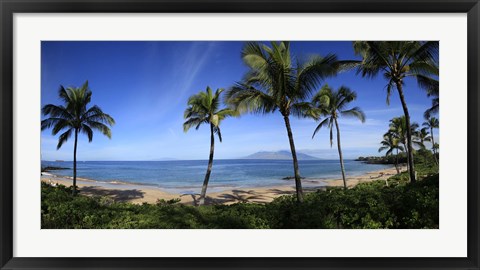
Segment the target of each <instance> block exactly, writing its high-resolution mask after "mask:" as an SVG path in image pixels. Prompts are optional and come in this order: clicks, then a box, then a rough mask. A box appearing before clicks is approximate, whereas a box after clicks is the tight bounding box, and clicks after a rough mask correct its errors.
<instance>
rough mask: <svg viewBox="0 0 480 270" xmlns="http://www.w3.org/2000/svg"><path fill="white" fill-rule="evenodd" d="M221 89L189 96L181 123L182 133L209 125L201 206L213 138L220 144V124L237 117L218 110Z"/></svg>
mask: <svg viewBox="0 0 480 270" xmlns="http://www.w3.org/2000/svg"><path fill="white" fill-rule="evenodd" d="M222 92H223V89H217V91H215V94H213V92H212V89H211V88H210V87H208V86H207V90H205V92H200V93H198V94H196V95H193V96H191V97H190V98H189V99H188V108H187V109H186V110H185V113H184V118H185V119H186V121H185V123H183V131H184V132H187V131H188V130H189V129H190V128H191V127H195V129H198V128H200V126H201V125H202V124H209V125H210V155H209V158H208V167H207V172H206V174H205V179H204V180H203V185H202V192H201V193H200V199H199V204H200V205H203V204H204V202H205V195H206V194H207V186H208V181H209V179H210V173H211V172H212V166H213V154H214V150H215V136H214V134H217V135H218V140H219V141H220V142H222V133H221V132H220V123H221V122H222V120H223V119H225V118H227V117H231V116H237V112H236V111H235V110H232V109H230V108H224V109H220V108H219V107H220V94H221V93H222Z"/></svg>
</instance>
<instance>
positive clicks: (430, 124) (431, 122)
mask: <svg viewBox="0 0 480 270" xmlns="http://www.w3.org/2000/svg"><path fill="white" fill-rule="evenodd" d="M426 120H427V121H426V122H424V123H423V124H422V125H423V126H424V127H426V128H428V129H430V139H431V142H432V152H433V157H434V158H435V163H436V164H437V165H438V160H437V149H438V148H436V147H435V138H434V137H433V129H434V128H438V127H439V121H438V119H437V118H435V117H430V118H428V119H426Z"/></svg>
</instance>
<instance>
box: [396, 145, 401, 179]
mask: <svg viewBox="0 0 480 270" xmlns="http://www.w3.org/2000/svg"><path fill="white" fill-rule="evenodd" d="M395 169H397V174H400V169H399V168H398V148H397V156H396V157H395Z"/></svg>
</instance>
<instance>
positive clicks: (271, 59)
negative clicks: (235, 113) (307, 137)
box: [226, 42, 341, 202]
mask: <svg viewBox="0 0 480 270" xmlns="http://www.w3.org/2000/svg"><path fill="white" fill-rule="evenodd" d="M242 59H243V61H244V63H245V64H246V65H247V66H248V67H249V71H248V72H247V74H246V75H245V77H244V79H243V81H242V82H238V83H237V84H236V85H235V86H233V87H232V88H231V89H230V90H229V91H228V92H227V99H226V100H227V102H228V103H229V104H232V105H233V106H234V107H235V108H237V109H238V110H239V111H241V112H252V113H257V114H267V113H274V112H276V111H277V110H278V111H279V112H280V114H281V115H282V116H283V120H284V122H285V127H286V129H287V135H288V139H289V143H290V150H291V153H292V159H293V169H294V173H295V187H296V193H297V201H298V202H302V201H303V190H302V183H301V180H300V170H299V168H298V160H297V154H296V151H295V143H294V139H293V133H292V129H291V125H290V115H291V114H293V115H294V116H297V117H307V116H310V117H316V115H315V110H313V108H312V107H311V105H310V103H309V102H304V101H305V100H306V99H307V98H309V97H310V94H311V93H312V92H313V91H314V90H315V88H316V87H317V85H318V84H319V83H320V81H322V80H323V79H325V78H326V77H329V76H334V75H335V74H337V72H338V71H339V69H340V66H341V63H340V62H339V61H337V57H336V56H335V55H332V54H329V55H327V56H326V57H320V56H314V57H312V58H311V59H310V60H309V61H306V62H300V61H296V60H295V59H294V58H293V57H292V56H291V54H290V43H289V42H272V43H271V47H269V46H267V45H262V44H261V43H258V42H248V43H246V44H245V45H244V47H243V49H242Z"/></svg>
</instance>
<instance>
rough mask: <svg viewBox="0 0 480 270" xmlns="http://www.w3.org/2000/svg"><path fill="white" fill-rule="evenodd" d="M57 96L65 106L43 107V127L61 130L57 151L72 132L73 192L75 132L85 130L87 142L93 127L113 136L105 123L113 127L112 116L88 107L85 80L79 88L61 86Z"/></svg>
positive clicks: (75, 185) (76, 136) (75, 177)
mask: <svg viewBox="0 0 480 270" xmlns="http://www.w3.org/2000/svg"><path fill="white" fill-rule="evenodd" d="M58 96H59V97H60V99H61V100H62V101H63V102H64V105H58V106H57V105H53V104H47V105H45V106H43V108H42V113H43V115H44V116H47V115H49V116H50V117H49V118H47V119H45V120H42V130H45V129H48V128H51V127H53V129H52V134H53V135H57V133H58V132H60V131H64V132H63V133H62V134H61V135H60V137H59V138H58V144H57V150H58V149H60V147H62V145H63V144H64V143H65V142H67V140H68V139H69V138H70V137H71V136H72V133H73V134H75V135H74V136H75V142H74V146H73V189H72V194H73V195H75V194H76V190H77V143H78V133H80V132H81V133H84V134H85V135H87V136H88V142H91V141H92V140H93V130H98V131H100V132H101V133H102V134H103V135H105V136H107V137H108V138H111V137H112V131H111V130H110V128H109V127H108V126H113V125H114V124H115V121H114V120H113V118H112V117H111V116H110V115H108V114H106V113H104V112H103V111H102V109H100V107H98V106H96V105H95V106H92V107H90V108H89V109H87V105H88V104H89V103H90V101H91V99H92V91H90V88H89V87H88V81H86V82H85V83H84V84H83V85H82V87H79V88H73V87H68V88H67V89H65V88H64V87H63V86H60V90H59V91H58Z"/></svg>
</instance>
